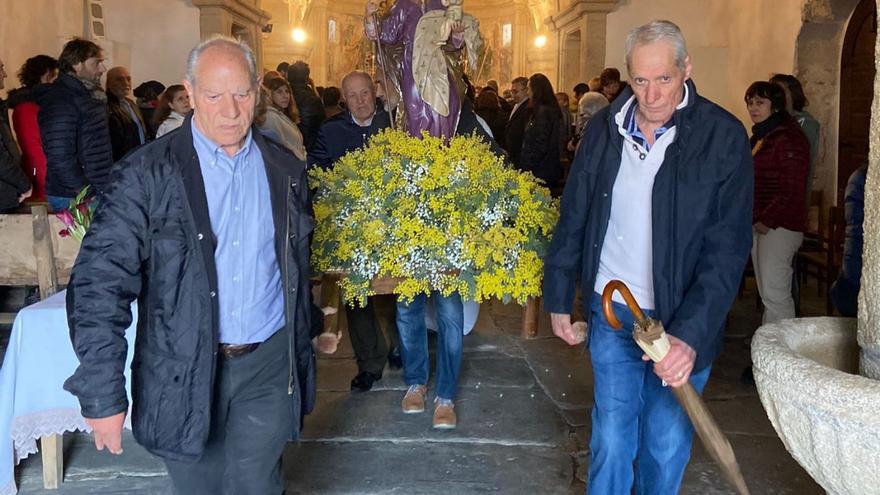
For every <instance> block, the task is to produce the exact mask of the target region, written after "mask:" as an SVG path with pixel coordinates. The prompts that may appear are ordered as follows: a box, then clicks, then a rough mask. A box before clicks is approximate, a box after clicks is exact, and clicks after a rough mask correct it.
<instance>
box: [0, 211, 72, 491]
mask: <svg viewBox="0 0 880 495" xmlns="http://www.w3.org/2000/svg"><path fill="white" fill-rule="evenodd" d="M63 228H64V225H63V224H62V223H61V221H60V220H58V219H57V218H55V217H54V216H51V217H50V216H49V214H48V213H47V211H46V207H45V206H43V205H35V206H32V207H31V209H30V213H24V214H9V215H0V285H36V286H38V287H39V288H40V298H42V299H45V298H47V297H49V296H51V295H52V294H55V293H56V292H58V290H59V289H60V287H61V286H63V285H66V284H67V282H68V280H70V271H71V269H72V268H73V263H74V261H75V260H76V255H77V253H78V252H79V242H77V241H76V240H74V239H72V238H70V237H67V238H64V237H61V236H59V235H58V232H59V231H60V230H61V229H63ZM0 320H2V322H3V323H6V324H11V323H12V322H13V321H14V320H15V313H0ZM40 452H41V454H42V458H43V487H44V488H47V489H51V488H58V486H59V484H60V483H61V477H62V473H63V469H62V468H63V457H62V437H61V435H47V436H44V437H42V438H40Z"/></svg>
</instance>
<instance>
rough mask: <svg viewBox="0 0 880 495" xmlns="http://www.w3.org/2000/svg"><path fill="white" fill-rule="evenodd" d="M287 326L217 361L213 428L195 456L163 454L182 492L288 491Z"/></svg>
mask: <svg viewBox="0 0 880 495" xmlns="http://www.w3.org/2000/svg"><path fill="white" fill-rule="evenodd" d="M288 354H289V348H288V341H287V332H285V331H284V330H283V329H282V330H279V331H278V332H276V333H275V335H273V336H272V337H270V338H269V339H268V340H266V341H265V342H263V343H262V344H261V345H260V347H258V348H257V349H256V350H254V351H253V352H251V353H250V354H246V355H244V356H240V357H236V358H225V357H220V358H219V360H218V362H217V377H216V379H215V388H214V402H213V405H212V412H211V431H210V434H209V437H208V443H207V445H206V446H205V453H204V454H203V455H202V457H201V459H199V460H198V461H196V462H194V463H193V462H183V461H172V460H168V459H166V460H165V465H166V466H167V467H168V474H169V475H170V476H171V482H172V485H173V486H174V493H176V494H180V495H184V494H185V495H199V494H205V495H219V494H228V495H248V494H253V495H270V494H280V493H283V492H284V480H283V477H282V474H281V455H282V453H283V452H284V447H285V445H286V444H287V438H288V437H289V435H290V432H291V428H293V427H294V425H293V413H292V411H291V400H290V397H289V396H288V395H287V378H288V370H289V361H288Z"/></svg>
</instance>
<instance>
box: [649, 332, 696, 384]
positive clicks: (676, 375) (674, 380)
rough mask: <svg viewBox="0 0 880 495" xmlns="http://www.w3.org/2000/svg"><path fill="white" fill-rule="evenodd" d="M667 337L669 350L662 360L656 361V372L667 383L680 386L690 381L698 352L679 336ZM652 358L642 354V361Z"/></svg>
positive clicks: (667, 335)
mask: <svg viewBox="0 0 880 495" xmlns="http://www.w3.org/2000/svg"><path fill="white" fill-rule="evenodd" d="M666 337H667V338H668V339H669V344H670V346H669V352H668V353H666V356H664V357H663V359H661V360H660V362H658V363H654V373H656V374H657V376H658V377H659V378H660V379H661V380H663V381H664V382H666V384H667V385H669V386H671V387H680V386H682V385H684V384H685V383H687V382H688V379H689V378H690V376H691V371H693V369H694V360H695V359H696V358H697V353H696V352H695V351H694V349H693V348H692V347H691V346H689V345H687V344H686V343H685V341H683V340H681V339H679V338H678V337H674V336H672V335H669V334H666ZM650 360H651V358H649V357H648V355H647V354H644V355H642V361H650Z"/></svg>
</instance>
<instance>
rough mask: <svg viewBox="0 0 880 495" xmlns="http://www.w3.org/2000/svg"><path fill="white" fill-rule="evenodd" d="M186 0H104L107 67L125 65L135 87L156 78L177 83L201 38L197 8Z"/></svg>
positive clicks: (166, 82)
mask: <svg viewBox="0 0 880 495" xmlns="http://www.w3.org/2000/svg"><path fill="white" fill-rule="evenodd" d="M188 3H189V2H187V1H185V0H150V1H149V2H133V1H131V0H104V10H105V16H106V19H107V40H106V41H105V42H103V43H102V45H104V46H105V49H107V48H110V45H112V50H113V52H112V54H108V55H110V56H111V57H112V58H111V60H110V61H109V63H108V65H107V68H108V69H109V68H110V67H111V66H113V65H124V66H126V67H128V68H129V70H130V71H131V77H132V80H133V82H134V85H135V86H136V85H137V84H138V83H140V82H143V81H147V80H150V79H155V80H157V81H160V82H162V84H165V85H166V86H168V85H171V84H180V82H181V81H182V80H183V75H184V72H185V70H186V57H187V55H188V54H189V51H190V50H191V49H192V48H193V47H194V46H195V45H197V44H198V43H199V41H200V36H199V34H200V28H199V9H198V8H197V7H193V6H191V5H188Z"/></svg>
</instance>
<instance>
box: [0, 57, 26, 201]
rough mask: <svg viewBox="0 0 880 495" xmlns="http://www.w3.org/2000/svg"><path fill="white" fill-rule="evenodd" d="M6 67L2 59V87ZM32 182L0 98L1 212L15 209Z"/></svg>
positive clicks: (4, 105) (4, 103)
mask: <svg viewBox="0 0 880 495" xmlns="http://www.w3.org/2000/svg"><path fill="white" fill-rule="evenodd" d="M5 79H6V67H5V66H4V64H3V61H2V60H0V89H3V87H4V86H5V84H6V82H5ZM31 191H32V189H31V183H30V181H29V180H28V178H27V176H25V175H24V172H23V171H22V170H21V153H19V151H18V145H17V144H15V139H13V137H12V130H11V129H10V127H9V111H8V110H7V108H6V102H5V101H3V100H0V213H5V212H7V211H10V210H14V209H15V208H17V207H18V204H19V203H21V202H22V201H24V200H25V198H27V197H29V196H30V195H31Z"/></svg>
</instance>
